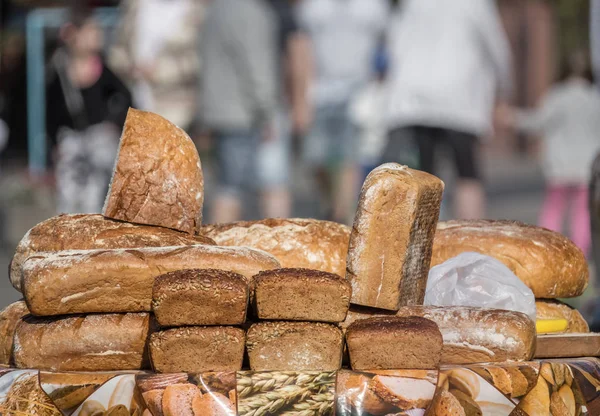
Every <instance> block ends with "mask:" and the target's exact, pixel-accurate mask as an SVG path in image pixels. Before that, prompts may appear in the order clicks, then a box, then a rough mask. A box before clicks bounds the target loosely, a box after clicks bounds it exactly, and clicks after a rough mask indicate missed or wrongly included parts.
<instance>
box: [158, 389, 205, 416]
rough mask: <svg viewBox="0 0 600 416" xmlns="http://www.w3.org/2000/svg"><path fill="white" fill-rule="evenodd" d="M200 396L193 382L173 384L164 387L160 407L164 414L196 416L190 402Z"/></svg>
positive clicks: (169, 415) (168, 415)
mask: <svg viewBox="0 0 600 416" xmlns="http://www.w3.org/2000/svg"><path fill="white" fill-rule="evenodd" d="M201 396H202V392H200V389H199V388H198V387H196V386H194V385H193V384H190V383H185V384H173V385H171V386H168V387H167V388H166V389H165V392H164V394H163V397H162V409H163V413H164V415H165V416H196V415H194V411H193V410H192V403H193V402H194V400H196V399H197V398H198V397H201Z"/></svg>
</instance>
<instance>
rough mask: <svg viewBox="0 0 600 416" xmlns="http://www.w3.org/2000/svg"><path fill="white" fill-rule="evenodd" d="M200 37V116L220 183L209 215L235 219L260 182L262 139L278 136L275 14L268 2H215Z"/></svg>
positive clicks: (215, 219)
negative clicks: (245, 196) (247, 192)
mask: <svg viewBox="0 0 600 416" xmlns="http://www.w3.org/2000/svg"><path fill="white" fill-rule="evenodd" d="M201 38H202V40H201V57H202V62H203V70H202V76H201V82H200V85H201V88H200V99H201V105H200V114H201V117H200V119H201V121H202V123H203V127H205V128H207V129H208V130H209V131H210V132H211V135H212V137H213V139H214V144H215V153H216V160H215V164H216V172H215V175H216V182H217V186H218V189H217V192H216V196H215V198H214V202H213V206H212V209H211V214H212V215H211V216H210V217H211V220H212V221H213V222H217V223H221V222H230V221H235V220H239V219H240V218H241V215H242V197H243V193H244V191H245V190H248V189H251V188H253V187H256V186H257V184H258V183H259V177H258V169H257V156H256V155H257V150H258V148H259V146H260V143H261V141H270V140H273V139H274V127H273V122H274V119H275V113H276V108H277V96H278V93H277V87H278V77H277V56H278V54H277V20H276V16H275V13H274V11H273V10H272V8H271V4H269V2H267V1H266V0H213V1H212V2H211V4H210V6H209V7H208V10H207V14H206V20H205V22H204V24H203V32H202V36H201ZM274 163H276V162H274Z"/></svg>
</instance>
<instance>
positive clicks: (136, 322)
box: [14, 313, 150, 371]
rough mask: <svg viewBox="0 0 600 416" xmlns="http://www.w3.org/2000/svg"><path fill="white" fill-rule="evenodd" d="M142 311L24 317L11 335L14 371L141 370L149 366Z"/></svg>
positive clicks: (147, 320) (146, 318)
mask: <svg viewBox="0 0 600 416" xmlns="http://www.w3.org/2000/svg"><path fill="white" fill-rule="evenodd" d="M149 332H150V315H149V314H147V313H129V314H106V315H88V316H79V315H74V316H67V317H59V318H35V317H33V316H29V317H25V318H23V319H22V320H21V322H20V323H19V325H18V326H17V330H16V332H15V345H14V357H15V363H16V365H17V367H18V368H35V369H38V370H51V371H112V370H140V369H144V368H147V367H148V364H149V361H148V357H147V354H146V342H147V339H148V336H149Z"/></svg>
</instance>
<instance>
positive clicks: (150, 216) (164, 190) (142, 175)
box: [103, 108, 204, 234]
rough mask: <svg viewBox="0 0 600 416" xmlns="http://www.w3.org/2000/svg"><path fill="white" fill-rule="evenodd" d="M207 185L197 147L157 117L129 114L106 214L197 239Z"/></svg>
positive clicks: (108, 196) (171, 125)
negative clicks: (174, 231)
mask: <svg viewBox="0 0 600 416" xmlns="http://www.w3.org/2000/svg"><path fill="white" fill-rule="evenodd" d="M203 203H204V181H203V177H202V166H201V164H200V157H199V156H198V151H197V150H196V145H195V144H194V142H192V140H191V139H190V137H189V136H188V135H187V133H186V132H184V131H183V130H182V129H180V128H179V127H177V126H176V125H174V124H173V123H171V122H169V121H167V120H166V119H164V118H163V117H161V116H159V115H158V114H154V113H149V112H146V111H140V110H135V109H133V108H131V109H129V112H128V113H127V119H126V120H125V126H124V127H123V134H122V136H121V144H120V148H119V155H118V157H117V163H116V166H115V170H114V173H113V178H112V181H111V185H110V189H109V191H108V195H107V198H106V203H105V205H104V210H103V214H104V215H105V216H107V217H109V218H114V219H116V220H122V221H129V222H133V223H138V224H150V225H160V226H162V227H166V228H173V229H175V230H180V231H185V232H187V233H190V234H194V233H196V232H198V231H199V230H200V226H201V223H202V206H203Z"/></svg>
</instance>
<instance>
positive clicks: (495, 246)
mask: <svg viewBox="0 0 600 416" xmlns="http://www.w3.org/2000/svg"><path fill="white" fill-rule="evenodd" d="M466 251H474V252H477V253H481V254H486V255H488V256H491V257H495V258H496V259H498V260H500V261H501V262H502V263H504V264H505V265H506V266H507V267H508V268H509V269H511V270H512V271H513V272H514V273H515V274H516V275H517V277H518V278H519V279H521V280H522V281H523V283H525V284H526V285H527V286H529V287H530V288H531V290H532V291H533V294H534V295H535V297H536V298H547V299H555V298H568V297H574V296H579V295H581V294H582V293H583V291H584V290H585V289H586V287H587V285H588V281H589V269H588V264H587V261H586V260H585V256H584V255H583V252H582V251H581V250H580V249H579V248H578V247H577V246H576V245H575V244H574V243H573V242H572V241H571V240H569V239H568V238H567V237H565V236H564V235H562V234H559V233H557V232H554V231H550V230H547V229H545V228H541V227H535V226H532V225H527V224H523V223H520V222H517V221H488V220H476V221H448V222H441V223H439V224H438V227H437V231H436V234H435V240H434V244H433V255H432V258H431V266H432V267H433V266H436V265H438V264H440V263H443V262H445V261H446V260H448V259H451V258H452V257H455V256H458V255H459V254H460V253H464V252H466Z"/></svg>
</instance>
